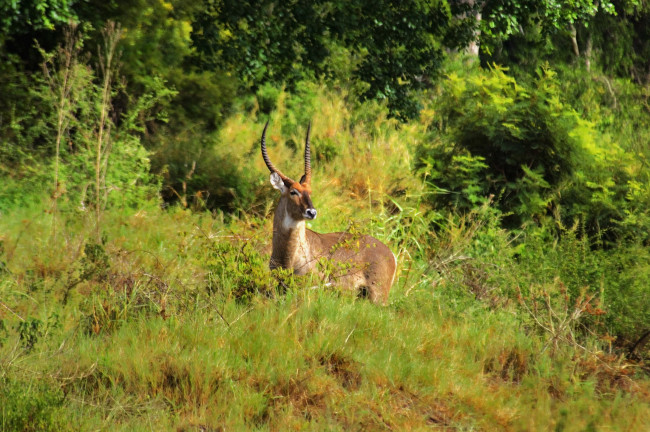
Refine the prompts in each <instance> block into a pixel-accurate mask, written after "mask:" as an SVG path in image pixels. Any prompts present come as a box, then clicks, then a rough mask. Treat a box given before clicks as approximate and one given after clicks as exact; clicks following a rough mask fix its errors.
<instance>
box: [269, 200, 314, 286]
mask: <svg viewBox="0 0 650 432" xmlns="http://www.w3.org/2000/svg"><path fill="white" fill-rule="evenodd" d="M286 206H287V200H286V199H285V198H282V199H280V202H279V203H278V207H277V209H276V210H275V215H274V216H273V252H272V254H271V263H270V267H271V269H274V268H276V267H283V268H291V269H293V270H294V273H296V274H298V275H302V274H305V273H307V272H309V270H310V268H311V263H312V259H311V256H312V253H311V248H310V246H309V243H308V242H307V233H306V229H305V221H304V220H300V221H296V220H294V219H293V218H292V217H291V216H290V215H289V213H288V212H287V208H286Z"/></svg>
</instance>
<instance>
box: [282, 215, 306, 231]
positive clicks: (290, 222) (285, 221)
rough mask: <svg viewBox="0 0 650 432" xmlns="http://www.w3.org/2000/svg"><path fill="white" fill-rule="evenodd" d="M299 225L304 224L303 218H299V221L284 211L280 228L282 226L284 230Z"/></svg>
mask: <svg viewBox="0 0 650 432" xmlns="http://www.w3.org/2000/svg"><path fill="white" fill-rule="evenodd" d="M300 225H303V226H304V225H305V221H304V220H300V221H297V220H294V219H293V218H292V217H291V216H289V213H286V212H285V213H284V218H282V228H284V229H286V230H290V229H296V228H298V227H299V226H300Z"/></svg>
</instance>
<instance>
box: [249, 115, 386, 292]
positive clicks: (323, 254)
mask: <svg viewBox="0 0 650 432" xmlns="http://www.w3.org/2000/svg"><path fill="white" fill-rule="evenodd" d="M268 126H269V122H268V121H267V122H266V125H265V126H264V131H263V132H262V140H261V147H262V158H264V162H265V163H266V166H267V167H268V169H269V171H271V185H272V186H273V187H274V188H275V189H277V190H278V191H280V193H281V196H280V201H279V202H278V205H277V207H276V209H275V214H274V216H273V242H272V243H273V245H272V252H271V260H270V262H269V267H270V268H271V270H273V269H275V268H278V267H281V268H285V269H291V270H293V273H294V274H296V275H305V274H308V273H316V274H317V275H318V276H319V277H321V278H325V277H326V276H327V277H328V278H329V283H328V285H330V284H333V285H336V286H339V287H341V288H344V289H348V290H352V291H356V292H357V294H358V295H360V296H367V297H369V298H370V300H371V301H372V302H374V303H378V304H386V303H387V301H388V291H389V290H390V287H391V286H392V284H393V280H394V278H395V270H396V268H397V259H396V258H395V255H393V253H392V252H391V251H390V249H389V248H388V246H386V245H385V244H383V243H382V242H380V241H379V240H377V239H376V238H374V237H371V236H369V235H363V236H360V235H355V234H351V233H347V232H335V233H326V234H320V233H317V232H314V231H312V230H310V229H307V228H306V227H305V221H306V220H314V219H316V214H317V212H316V209H315V208H314V204H313V203H312V201H311V150H310V147H309V133H310V130H311V124H310V125H309V126H308V127H307V138H306V139H305V173H304V174H303V176H302V177H301V178H300V181H294V180H292V179H291V178H289V177H287V176H286V175H284V174H282V172H281V171H280V170H278V169H277V168H276V167H275V166H274V165H273V164H272V163H271V160H270V159H269V155H268V154H267V151H266V129H267V128H268ZM322 259H326V260H328V262H329V263H331V264H332V265H333V266H334V267H336V268H337V269H338V272H337V274H328V275H326V274H325V272H324V271H323V270H322V268H321V269H319V265H318V263H319V261H321V260H322Z"/></svg>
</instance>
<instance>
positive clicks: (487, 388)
mask: <svg viewBox="0 0 650 432" xmlns="http://www.w3.org/2000/svg"><path fill="white" fill-rule="evenodd" d="M37 211H38V208H34V209H26V210H24V211H22V212H17V213H16V214H14V215H4V216H3V218H2V230H3V232H4V233H5V234H4V235H3V243H2V244H3V275H2V283H1V285H0V299H1V301H2V304H0V318H2V321H0V322H1V323H2V330H1V332H0V335H1V336H2V339H0V340H1V342H2V346H1V348H0V374H1V375H0V378H1V380H2V388H1V390H0V401H2V404H1V405H2V408H1V411H0V425H2V430H182V431H192V430H224V431H226V430H420V429H425V428H431V429H440V430H567V431H568V430H576V431H577V430H621V431H624V430H625V431H640V430H646V429H648V427H650V420H649V419H650V415H649V414H650V404H649V403H648V402H649V401H650V381H649V380H648V379H647V378H644V375H643V374H642V370H641V369H640V367H639V366H638V365H637V366H635V365H634V364H632V363H630V362H627V361H625V360H624V359H623V358H621V357H617V356H615V355H610V354H608V353H607V352H605V351H603V350H594V349H588V350H587V349H581V348H579V347H578V346H577V345H571V344H567V343H561V344H559V345H558V346H557V347H553V345H552V344H550V343H549V338H548V335H546V334H544V333H540V332H537V331H535V330H534V328H531V326H530V325H529V324H528V323H527V321H526V320H524V319H522V317H521V316H519V315H518V314H517V312H516V311H515V310H514V309H513V308H512V307H508V306H501V307H489V306H488V305H487V304H486V302H484V301H478V300H476V296H475V295H473V294H472V293H471V292H469V291H468V290H467V288H466V287H464V286H461V285H462V281H459V278H458V277H456V276H455V275H454V274H455V273H454V271H453V270H452V269H451V267H452V265H451V264H447V266H448V267H449V269H448V271H444V270H443V271H440V272H437V274H438V276H437V278H436V279H432V278H428V279H427V278H426V277H425V276H423V275H424V274H425V272H424V271H423V270H419V268H420V267H423V266H425V267H426V266H427V263H424V262H418V261H415V260H412V259H410V258H409V257H408V256H407V255H406V254H404V253H402V254H401V256H400V268H401V271H400V277H399V279H398V280H397V282H396V284H395V287H394V289H393V291H392V292H391V296H390V304H389V305H388V306H386V307H378V306H375V305H373V304H371V303H370V302H368V301H365V300H359V299H356V298H354V297H353V296H351V295H349V294H346V293H342V292H339V291H337V290H336V289H334V288H326V287H323V286H320V288H319V289H307V288H306V287H311V286H314V285H316V286H318V285H319V281H317V280H304V279H295V280H293V279H287V280H289V281H290V282H291V283H290V284H288V285H289V288H288V290H287V291H286V292H281V293H280V292H278V291H277V289H275V288H274V284H273V280H274V277H272V276H271V275H270V273H269V272H268V271H267V270H266V259H267V256H266V255H265V252H264V251H265V250H266V249H267V248H266V246H265V245H267V244H268V242H269V240H270V239H269V232H270V223H269V220H268V218H263V219H254V218H251V219H250V220H247V221H242V220H234V221H231V222H228V223H225V222H223V221H222V220H220V219H219V218H216V219H215V218H213V217H212V216H211V215H208V214H192V213H190V212H188V211H183V210H171V211H168V212H163V211H161V210H158V209H157V208H155V207H151V208H148V209H142V210H140V211H137V212H127V213H121V212H117V211H116V212H107V213H106V214H105V219H104V227H105V230H104V235H105V241H104V243H101V242H100V243H95V242H93V241H90V240H88V239H89V238H92V229H89V228H88V227H87V226H85V225H84V224H83V223H80V222H78V221H77V223H76V224H75V222H74V221H73V220H70V221H68V222H69V224H67V225H66V226H65V229H63V230H60V232H59V233H58V234H57V237H56V238H53V237H52V236H51V215H48V214H45V213H42V212H41V213H37ZM472 229H474V228H468V227H467V226H465V227H463V226H460V225H459V226H457V230H459V231H463V233H461V234H459V233H456V234H454V235H453V236H452V235H451V234H449V233H447V234H441V235H440V236H438V237H437V238H435V237H432V238H431V239H430V240H431V241H432V242H434V243H435V244H431V245H429V247H430V248H434V249H435V248H436V247H438V248H439V249H441V250H444V249H445V248H447V250H449V247H450V246H449V244H450V242H452V240H453V241H455V242H456V244H459V245H461V246H462V244H461V243H462V242H461V240H460V239H462V238H465V237H467V236H472V235H475V234H472ZM375 234H377V235H381V231H378V232H376V233H375ZM454 239H455V240H454ZM393 247H394V246H393ZM440 263H442V260H440V261H439V264H440ZM417 272H421V273H422V275H418V276H413V275H414V274H415V273H417ZM276 277H283V278H286V275H276ZM601 346H602V345H601Z"/></svg>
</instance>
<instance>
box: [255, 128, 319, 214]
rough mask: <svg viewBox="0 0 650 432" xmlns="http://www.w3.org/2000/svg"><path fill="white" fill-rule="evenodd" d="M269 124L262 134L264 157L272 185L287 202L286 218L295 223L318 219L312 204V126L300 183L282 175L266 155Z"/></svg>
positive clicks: (308, 129)
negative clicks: (310, 143)
mask: <svg viewBox="0 0 650 432" xmlns="http://www.w3.org/2000/svg"><path fill="white" fill-rule="evenodd" d="M268 126H269V122H268V121H267V122H266V125H265V126H264V131H263V132H262V157H263V158H264V162H265V163H266V166H267V167H268V168H269V171H271V185H273V187H274V188H275V189H277V190H279V191H280V193H281V194H282V198H281V199H280V200H281V203H282V201H283V200H284V201H285V202H286V204H285V206H286V211H287V213H286V216H288V217H290V218H291V219H293V220H294V221H301V220H304V219H316V209H315V208H314V204H312V202H311V151H310V149H309V131H310V129H311V124H310V125H309V126H308V127H307V138H306V140H305V174H303V176H302V177H301V178H300V181H295V180H292V179H290V178H289V177H287V176H286V175H284V174H282V172H281V171H280V170H279V169H277V168H276V167H275V166H274V165H273V164H272V163H271V160H270V159H269V155H268V154H267V153H266V128H267V127H268Z"/></svg>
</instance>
